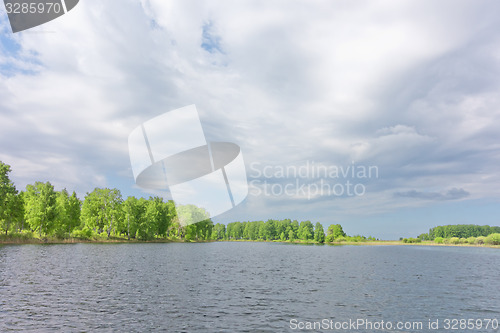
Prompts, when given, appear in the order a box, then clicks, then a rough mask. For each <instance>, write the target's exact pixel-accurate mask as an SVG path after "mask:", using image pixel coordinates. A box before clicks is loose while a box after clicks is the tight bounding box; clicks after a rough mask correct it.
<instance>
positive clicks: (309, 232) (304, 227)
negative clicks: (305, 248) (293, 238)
mask: <svg viewBox="0 0 500 333" xmlns="http://www.w3.org/2000/svg"><path fill="white" fill-rule="evenodd" d="M298 237H299V238H300V239H302V240H310V239H314V226H313V224H312V223H311V221H302V222H300V225H299V230H298Z"/></svg>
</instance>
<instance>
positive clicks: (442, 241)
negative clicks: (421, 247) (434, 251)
mask: <svg viewBox="0 0 500 333" xmlns="http://www.w3.org/2000/svg"><path fill="white" fill-rule="evenodd" d="M434 243H437V244H443V243H444V239H443V237H436V238H434Z"/></svg>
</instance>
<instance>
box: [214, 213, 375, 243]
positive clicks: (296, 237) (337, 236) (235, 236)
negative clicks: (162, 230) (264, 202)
mask: <svg viewBox="0 0 500 333" xmlns="http://www.w3.org/2000/svg"><path fill="white" fill-rule="evenodd" d="M212 238H213V239H214V240H261V241H262V240H265V241H282V242H284V241H290V242H293V241H305V242H316V243H325V242H327V243H331V242H342V241H351V242H359V241H366V240H375V239H374V238H373V237H369V238H366V237H364V236H359V235H358V236H347V235H346V233H345V232H344V230H343V229H342V226H341V225H340V224H331V225H330V226H329V227H328V229H327V231H326V235H325V231H324V228H323V225H322V224H321V223H319V222H317V223H316V224H313V223H312V222H311V221H302V222H298V221H297V220H293V221H292V220H290V219H284V220H273V219H269V220H267V221H265V222H264V221H251V222H231V223H229V224H228V225H227V226H225V225H224V224H220V223H217V224H216V225H215V226H214V229H213V236H212Z"/></svg>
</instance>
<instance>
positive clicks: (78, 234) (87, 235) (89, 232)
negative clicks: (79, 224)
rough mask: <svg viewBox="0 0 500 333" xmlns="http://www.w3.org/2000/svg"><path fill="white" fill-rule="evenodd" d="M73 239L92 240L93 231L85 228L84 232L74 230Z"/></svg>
mask: <svg viewBox="0 0 500 333" xmlns="http://www.w3.org/2000/svg"><path fill="white" fill-rule="evenodd" d="M71 237H73V238H78V239H91V238H92V230H91V229H87V228H84V229H82V230H74V231H73V232H72V233H71Z"/></svg>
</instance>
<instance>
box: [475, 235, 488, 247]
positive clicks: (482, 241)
mask: <svg viewBox="0 0 500 333" xmlns="http://www.w3.org/2000/svg"><path fill="white" fill-rule="evenodd" d="M485 239H486V237H484V236H479V237H477V238H476V244H480V245H481V244H484V240H485Z"/></svg>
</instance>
